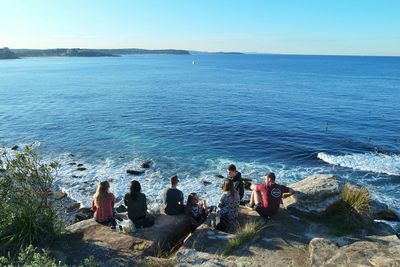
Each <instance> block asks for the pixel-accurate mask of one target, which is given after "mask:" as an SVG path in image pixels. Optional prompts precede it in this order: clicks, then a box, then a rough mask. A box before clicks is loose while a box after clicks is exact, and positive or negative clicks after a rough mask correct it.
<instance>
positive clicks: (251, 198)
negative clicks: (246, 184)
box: [249, 190, 256, 207]
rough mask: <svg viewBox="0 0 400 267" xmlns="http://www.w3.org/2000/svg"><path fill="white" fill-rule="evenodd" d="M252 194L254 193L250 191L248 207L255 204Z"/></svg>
mask: <svg viewBox="0 0 400 267" xmlns="http://www.w3.org/2000/svg"><path fill="white" fill-rule="evenodd" d="M254 194H255V191H254V190H252V191H251V195H250V202H249V205H250V206H251V207H252V206H254V205H255V204H256V203H255V202H254Z"/></svg>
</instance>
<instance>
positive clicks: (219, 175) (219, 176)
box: [214, 174, 225, 179]
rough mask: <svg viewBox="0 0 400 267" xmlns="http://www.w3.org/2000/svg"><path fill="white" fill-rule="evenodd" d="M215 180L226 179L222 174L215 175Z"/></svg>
mask: <svg viewBox="0 0 400 267" xmlns="http://www.w3.org/2000/svg"><path fill="white" fill-rule="evenodd" d="M214 177H215V178H220V179H224V178H225V177H224V176H223V175H221V174H216V175H214Z"/></svg>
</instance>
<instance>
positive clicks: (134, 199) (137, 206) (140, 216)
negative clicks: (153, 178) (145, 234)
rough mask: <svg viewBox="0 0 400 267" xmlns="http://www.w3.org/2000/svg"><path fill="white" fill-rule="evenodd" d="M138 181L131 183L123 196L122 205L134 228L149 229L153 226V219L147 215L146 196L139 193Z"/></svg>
mask: <svg viewBox="0 0 400 267" xmlns="http://www.w3.org/2000/svg"><path fill="white" fill-rule="evenodd" d="M141 189H142V188H141V186H140V183H139V182H138V181H135V180H134V181H132V182H131V188H130V192H129V193H127V194H125V197H124V203H125V205H126V206H127V207H128V217H129V219H131V221H132V222H133V223H134V224H135V227H136V228H143V227H149V226H152V225H153V224H154V218H153V217H152V216H150V215H149V214H147V202H146V195H145V194H143V193H141V192H140V191H141Z"/></svg>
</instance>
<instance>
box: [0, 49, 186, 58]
mask: <svg viewBox="0 0 400 267" xmlns="http://www.w3.org/2000/svg"><path fill="white" fill-rule="evenodd" d="M135 54H157V55H158V54H173V55H190V53H189V51H187V50H179V49H157V50H150V49H140V48H121V49H83V48H54V49H10V48H8V47H4V48H0V59H16V58H22V57H118V56H121V55H135Z"/></svg>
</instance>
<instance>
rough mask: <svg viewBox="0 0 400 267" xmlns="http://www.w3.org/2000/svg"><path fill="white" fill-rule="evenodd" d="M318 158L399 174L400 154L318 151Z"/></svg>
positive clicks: (367, 169)
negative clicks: (337, 153) (329, 152)
mask: <svg viewBox="0 0 400 267" xmlns="http://www.w3.org/2000/svg"><path fill="white" fill-rule="evenodd" d="M318 158H319V159H321V160H323V161H325V162H326V163H329V164H332V165H337V166H341V167H346V168H351V169H353V170H358V171H365V172H374V173H384V174H388V175H394V176H400V155H386V154H381V153H353V154H347V155H329V154H326V153H324V152H320V153H318Z"/></svg>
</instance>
